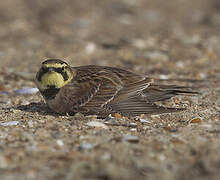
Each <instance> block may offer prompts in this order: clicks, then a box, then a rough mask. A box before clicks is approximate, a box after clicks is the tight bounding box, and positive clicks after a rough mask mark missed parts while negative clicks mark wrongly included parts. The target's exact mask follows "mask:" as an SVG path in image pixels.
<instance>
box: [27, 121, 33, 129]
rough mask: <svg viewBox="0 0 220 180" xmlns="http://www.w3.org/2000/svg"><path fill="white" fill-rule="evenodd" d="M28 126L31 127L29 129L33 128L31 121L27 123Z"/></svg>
mask: <svg viewBox="0 0 220 180" xmlns="http://www.w3.org/2000/svg"><path fill="white" fill-rule="evenodd" d="M28 126H29V127H31V128H32V127H34V125H33V121H32V120H30V121H28Z"/></svg>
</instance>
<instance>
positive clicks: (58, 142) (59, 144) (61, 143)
mask: <svg viewBox="0 0 220 180" xmlns="http://www.w3.org/2000/svg"><path fill="white" fill-rule="evenodd" d="M57 145H58V146H60V147H62V146H63V145H64V143H63V141H62V140H61V139H58V140H57Z"/></svg>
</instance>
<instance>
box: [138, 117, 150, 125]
mask: <svg viewBox="0 0 220 180" xmlns="http://www.w3.org/2000/svg"><path fill="white" fill-rule="evenodd" d="M140 122H141V123H149V124H150V123H151V122H150V121H149V120H148V119H142V118H141V119H140Z"/></svg>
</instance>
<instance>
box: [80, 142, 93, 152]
mask: <svg viewBox="0 0 220 180" xmlns="http://www.w3.org/2000/svg"><path fill="white" fill-rule="evenodd" d="M92 148H93V145H92V144H90V143H83V144H81V145H80V146H79V148H78V150H79V151H82V150H91V149H92Z"/></svg>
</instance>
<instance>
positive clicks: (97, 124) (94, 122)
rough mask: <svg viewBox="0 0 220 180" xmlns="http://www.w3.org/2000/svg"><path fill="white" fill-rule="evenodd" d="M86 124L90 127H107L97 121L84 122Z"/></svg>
mask: <svg viewBox="0 0 220 180" xmlns="http://www.w3.org/2000/svg"><path fill="white" fill-rule="evenodd" d="M86 125H87V126H90V127H99V128H103V129H108V126H106V125H105V124H104V123H101V122H98V121H90V122H88V123H86Z"/></svg>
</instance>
